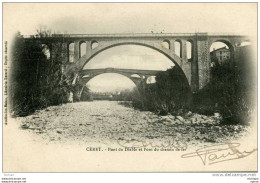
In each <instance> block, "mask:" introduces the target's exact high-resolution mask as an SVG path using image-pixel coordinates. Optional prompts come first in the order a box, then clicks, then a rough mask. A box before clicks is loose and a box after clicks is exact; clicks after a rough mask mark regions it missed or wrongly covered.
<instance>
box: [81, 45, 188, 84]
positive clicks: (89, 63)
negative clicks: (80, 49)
mask: <svg viewBox="0 0 260 183" xmlns="http://www.w3.org/2000/svg"><path fill="white" fill-rule="evenodd" d="M179 43H180V42H179ZM180 44H181V43H180ZM129 46H133V47H136V48H137V49H135V50H134V53H133V52H131V49H129ZM118 49H123V50H120V51H118ZM143 49H146V50H148V51H152V52H154V53H156V54H157V56H155V55H150V54H147V53H146V51H144V50H143ZM180 49H181V47H180ZM111 50H114V51H115V52H114V53H111V52H112V51H111ZM110 51H111V52H110ZM124 51H126V52H127V53H132V54H131V56H132V57H133V58H137V59H130V58H125V55H124ZM138 51H139V53H140V52H141V54H142V56H141V57H142V58H141V59H140V58H139V59H138V57H136V56H137V55H138ZM109 52H110V53H109ZM115 55H117V56H119V59H118V57H116V56H115ZM158 55H159V56H160V59H159V60H158V61H157V63H156V64H155V65H156V66H157V67H161V66H165V64H164V63H163V62H162V58H163V59H164V60H166V63H168V65H167V64H166V65H167V67H166V68H163V69H156V68H151V65H152V64H151V60H152V59H154V58H158ZM98 57H100V59H101V60H103V61H104V62H106V63H107V64H108V65H107V66H104V65H102V64H94V63H95V62H96V61H97V60H96V59H97V58H98ZM109 57H111V59H112V61H113V62H112V63H113V64H111V63H110V62H109V61H108V58H109ZM175 57H177V56H175ZM144 58H145V59H146V61H147V62H146V64H148V66H147V65H146V66H147V67H145V69H144V70H161V71H166V70H167V69H170V68H173V67H177V68H178V69H179V70H180V73H179V74H180V75H182V76H183V78H184V81H185V84H187V85H188V86H189V87H190V84H189V81H188V78H189V77H190V76H189V75H185V73H184V71H183V70H182V69H181V67H180V65H179V64H181V60H178V58H175V59H177V61H176V60H175V59H174V57H172V55H170V54H168V53H166V52H164V51H163V50H161V49H159V48H157V47H154V46H153V45H149V44H145V43H139V42H120V43H113V44H111V45H107V46H104V47H99V48H98V49H97V51H96V52H94V53H93V54H92V55H91V56H89V57H88V58H86V61H84V64H83V66H82V69H81V71H83V70H85V69H97V68H102V69H103V68H122V69H142V68H133V66H135V67H136V66H144V65H145V62H143V60H144ZM135 60H139V61H140V60H141V62H139V63H134V61H135ZM124 61H125V62H124ZM126 63H128V64H126ZM169 63H170V65H169ZM114 64H119V65H116V66H115V65H114ZM120 64H121V65H120ZM122 64H123V65H122ZM121 66H122V67H121ZM123 66H127V68H124V67H123ZM148 68H149V69H148Z"/></svg>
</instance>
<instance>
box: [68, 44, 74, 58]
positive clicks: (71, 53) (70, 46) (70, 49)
mask: <svg viewBox="0 0 260 183" xmlns="http://www.w3.org/2000/svg"><path fill="white" fill-rule="evenodd" d="M74 46H75V43H74V42H70V43H69V44H68V58H69V60H68V61H69V62H70V63H73V62H74Z"/></svg>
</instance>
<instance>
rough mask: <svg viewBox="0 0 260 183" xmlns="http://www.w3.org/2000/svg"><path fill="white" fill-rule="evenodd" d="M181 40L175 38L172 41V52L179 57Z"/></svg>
mask: <svg viewBox="0 0 260 183" xmlns="http://www.w3.org/2000/svg"><path fill="white" fill-rule="evenodd" d="M181 46H182V45H181V41H180V40H176V41H174V53H175V54H176V55H177V56H179V57H180V58H181V57H182V55H181V52H182V50H181Z"/></svg>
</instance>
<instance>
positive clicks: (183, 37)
mask: <svg viewBox="0 0 260 183" xmlns="http://www.w3.org/2000/svg"><path fill="white" fill-rule="evenodd" d="M35 39H40V40H41V41H42V42H43V43H44V44H46V45H47V46H48V47H49V49H50V53H51V59H53V60H55V57H57V54H56V52H57V50H59V49H60V50H61V51H60V52H61V54H60V55H59V56H61V57H62V59H63V67H62V70H63V73H64V74H65V75H67V76H69V75H70V76H71V75H73V77H74V80H73V84H75V83H76V82H81V81H80V80H82V79H83V76H82V74H81V73H85V72H87V71H84V69H83V68H84V66H85V65H86V64H87V63H88V62H89V61H90V60H91V59H92V58H93V57H95V56H96V55H98V54H99V53H101V52H102V51H104V50H107V49H109V48H112V47H116V46H120V45H141V46H146V47H149V48H151V49H154V50H156V51H158V52H160V53H161V54H163V55H165V56H166V57H167V58H169V59H170V60H171V61H172V62H173V63H174V64H175V66H177V67H179V68H180V69H181V71H182V72H183V76H184V77H185V78H186V80H187V83H188V85H189V86H190V88H191V91H192V92H197V91H199V90H200V89H202V88H203V87H204V86H206V85H207V84H208V83H209V81H210V77H211V75H210V64H211V61H210V46H211V45H212V44H213V43H214V42H222V43H225V44H226V45H227V46H228V47H229V49H230V52H231V60H232V61H236V58H237V57H238V55H239V46H240V44H241V43H242V42H245V41H251V40H250V38H249V37H248V36H243V35H231V34H208V33H190V34H187V33H184V34H182V33H178V34H176V33H173V34H164V33H161V34H54V35H51V36H48V37H43V38H35V37H27V38H26V40H28V41H30V40H32V41H33V40H35ZM175 43H178V44H179V46H180V51H179V52H180V53H178V54H177V53H176V48H175ZM188 43H190V44H191V58H190V59H188V57H187V47H186V45H187V44H188ZM82 44H84V45H85V48H84V49H85V54H84V55H82V54H81V46H82ZM71 45H72V46H73V50H72V52H73V53H71V50H70V47H71ZM55 50H56V52H55ZM72 57H73V58H72ZM121 74H122V73H121ZM135 74H136V73H135ZM83 83H84V82H83Z"/></svg>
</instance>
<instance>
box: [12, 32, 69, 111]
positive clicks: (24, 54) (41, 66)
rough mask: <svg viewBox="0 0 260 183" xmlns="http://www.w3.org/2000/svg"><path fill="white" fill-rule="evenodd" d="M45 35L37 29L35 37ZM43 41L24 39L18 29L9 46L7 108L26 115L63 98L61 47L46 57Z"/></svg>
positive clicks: (65, 89)
mask: <svg viewBox="0 0 260 183" xmlns="http://www.w3.org/2000/svg"><path fill="white" fill-rule="evenodd" d="M41 36H46V34H44V33H38V34H37V35H36V37H41ZM45 51H46V45H45V44H42V42H41V41H40V40H36V39H35V41H32V42H31V43H30V44H29V43H26V44H25V40H24V39H23V37H22V36H21V35H20V34H19V33H18V34H17V36H16V37H15V40H14V42H13V47H12V58H11V60H12V62H11V68H12V69H11V70H10V80H9V82H8V89H9V103H10V111H11V113H12V114H13V115H20V116H21V115H28V114H30V113H32V112H33V111H35V110H36V109H41V108H44V107H47V106H50V105H58V104H61V103H64V102H67V99H68V94H69V85H68V81H67V80H66V78H64V76H63V75H62V73H61V66H62V59H61V57H60V56H58V55H60V53H59V52H60V51H61V50H55V51H56V52H54V54H53V55H52V58H47V56H46V54H45Z"/></svg>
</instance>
